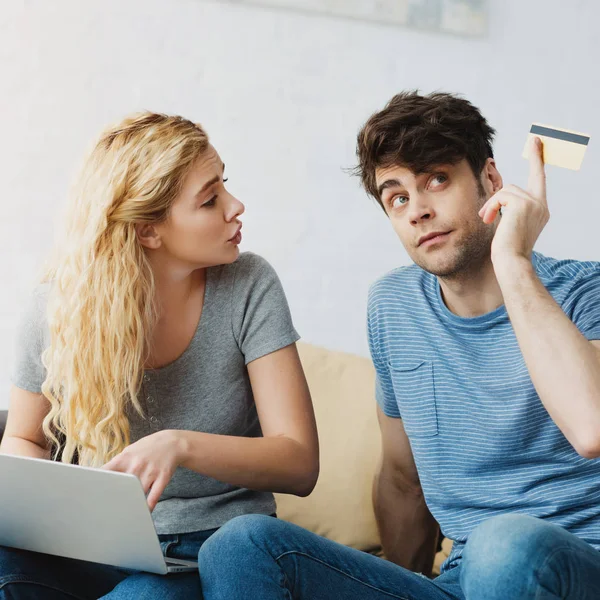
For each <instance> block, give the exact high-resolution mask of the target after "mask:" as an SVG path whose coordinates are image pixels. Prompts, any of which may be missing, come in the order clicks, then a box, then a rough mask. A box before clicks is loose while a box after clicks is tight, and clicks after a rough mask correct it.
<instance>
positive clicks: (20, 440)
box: [0, 385, 50, 458]
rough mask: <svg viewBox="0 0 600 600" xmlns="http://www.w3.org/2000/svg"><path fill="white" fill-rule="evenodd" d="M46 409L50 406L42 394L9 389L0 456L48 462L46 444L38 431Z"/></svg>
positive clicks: (41, 433)
mask: <svg viewBox="0 0 600 600" xmlns="http://www.w3.org/2000/svg"><path fill="white" fill-rule="evenodd" d="M49 409H50V404H49V403H48V400H46V398H45V397H44V396H43V395H42V394H36V393H34V392H28V391H27V390H23V389H21V388H18V387H16V386H14V385H13V386H11V388H10V405H9V410H8V421H7V422H6V429H5V430H4V436H3V437H2V443H0V452H1V453H2V454H15V455H17V456H29V457H33V458H50V448H49V445H48V441H47V439H46V436H45V435H44V432H43V431H42V422H43V420H44V417H45V416H46V415H47V414H48V410H49Z"/></svg>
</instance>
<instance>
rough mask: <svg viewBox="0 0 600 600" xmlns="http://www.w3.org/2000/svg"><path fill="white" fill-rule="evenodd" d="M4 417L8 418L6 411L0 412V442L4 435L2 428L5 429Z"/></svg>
mask: <svg viewBox="0 0 600 600" xmlns="http://www.w3.org/2000/svg"><path fill="white" fill-rule="evenodd" d="M6 417H8V411H7V410H0V440H1V439H2V436H3V435H4V428H5V427H6Z"/></svg>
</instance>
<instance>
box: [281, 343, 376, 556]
mask: <svg viewBox="0 0 600 600" xmlns="http://www.w3.org/2000/svg"><path fill="white" fill-rule="evenodd" d="M298 351H299V353H300V359H301V360H302V365H303V367H304V371H305V373H306V378H307V380H308V385H309V387H310V391H311V395H312V399H313V403H314V407H315V414H316V419H317V426H318V429H319V441H320V445H321V474H320V477H319V481H318V483H317V485H316V487H315V490H314V491H313V493H312V494H311V495H310V496H308V497H307V498H298V497H295V496H289V495H284V494H277V495H276V497H277V514H278V516H279V517H280V518H282V519H285V520H286V521H291V522H293V523H296V524H297V525H300V526H301V527H304V528H306V529H309V530H310V531H313V532H315V533H317V534H319V535H322V536H325V537H327V538H329V539H331V540H334V541H336V542H340V543H342V544H345V545H347V546H351V547H353V548H357V549H359V550H365V551H369V552H377V551H379V550H380V548H381V544H380V541H379V535H378V533H377V526H376V523H375V516H374V514H373V505H372V499H371V490H372V482H373V474H374V473H375V470H376V467H377V461H378V458H379V454H380V448H381V442H380V439H381V438H380V434H379V427H378V424H377V414H376V410H375V401H374V390H375V374H374V370H373V366H372V364H371V361H370V360H369V359H367V358H362V357H359V356H354V355H351V354H345V353H342V352H332V351H329V350H325V349H323V348H318V347H315V346H311V345H308V344H302V343H300V344H298Z"/></svg>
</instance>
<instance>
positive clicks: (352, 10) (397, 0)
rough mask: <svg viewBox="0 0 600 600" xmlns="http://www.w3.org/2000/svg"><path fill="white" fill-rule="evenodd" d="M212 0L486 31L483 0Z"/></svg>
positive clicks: (425, 27) (437, 28)
mask: <svg viewBox="0 0 600 600" xmlns="http://www.w3.org/2000/svg"><path fill="white" fill-rule="evenodd" d="M216 1H217V2H221V3H230V4H255V5H259V6H268V7H274V8H284V9H292V10H300V11H306V12H314V13H321V14H326V15H332V16H338V17H347V18H353V19H362V20H367V21H377V22H381V23H387V24H390V25H402V26H404V27H411V28H415V29H421V30H428V31H437V32H443V33H452V34H456V35H464V36H469V37H480V36H483V35H485V33H486V31H487V13H488V6H487V0H216Z"/></svg>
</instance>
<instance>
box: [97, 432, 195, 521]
mask: <svg viewBox="0 0 600 600" xmlns="http://www.w3.org/2000/svg"><path fill="white" fill-rule="evenodd" d="M179 434H180V432H179V431H177V430H173V429H165V430H164V431H158V432H157V433H153V434H151V435H148V436H146V437H144V438H142V439H140V440H138V441H137V442H135V443H134V444H131V445H130V446H127V448H125V450H123V452H121V453H120V454H118V455H117V456H115V457H114V458H113V459H112V460H110V461H109V462H107V463H106V464H105V465H104V466H103V467H102V468H103V469H107V470H108V471H119V472H120V473H131V474H133V475H135V476H136V477H137V478H138V479H139V480H140V481H141V482H142V487H143V488H144V493H145V494H146V496H147V500H148V506H149V507H150V510H151V511H152V510H154V507H155V506H156V504H157V503H158V500H159V499H160V497H161V495H162V493H163V491H164V490H165V488H166V487H167V484H168V483H169V481H171V477H173V473H174V472H175V469H177V467H178V466H179V465H180V464H181V461H182V460H183V443H184V442H183V438H182V437H181V436H180V435H179Z"/></svg>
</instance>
